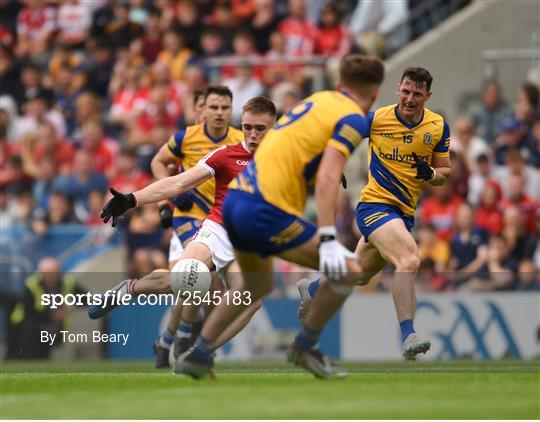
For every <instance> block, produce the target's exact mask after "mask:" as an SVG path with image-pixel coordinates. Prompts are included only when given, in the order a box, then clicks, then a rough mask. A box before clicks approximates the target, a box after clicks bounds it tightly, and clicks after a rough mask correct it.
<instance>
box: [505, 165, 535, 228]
mask: <svg viewBox="0 0 540 422" xmlns="http://www.w3.org/2000/svg"><path fill="white" fill-rule="evenodd" d="M508 179H509V180H508V185H507V186H508V190H507V193H506V194H505V193H504V189H503V198H502V199H501V201H500V202H499V208H500V209H501V211H502V212H503V213H504V211H505V210H506V208H508V207H510V206H513V205H515V206H517V207H519V209H520V210H521V213H522V214H523V220H524V224H525V228H526V229H527V231H529V233H534V232H535V221H534V216H535V213H536V209H537V208H538V202H537V201H535V200H534V199H532V198H531V197H529V196H528V195H527V194H526V193H525V191H524V180H523V176H522V175H520V174H512V175H510V176H509V177H508Z"/></svg>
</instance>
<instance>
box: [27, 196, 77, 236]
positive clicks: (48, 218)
mask: <svg viewBox="0 0 540 422" xmlns="http://www.w3.org/2000/svg"><path fill="white" fill-rule="evenodd" d="M74 223H78V221H77V219H76V218H75V216H74V215H73V212H72V208H71V204H70V201H69V198H68V197H67V195H65V194H64V193H62V192H58V191H54V192H53V193H52V194H51V195H50V196H49V200H48V202H47V208H45V209H43V208H36V210H35V212H34V215H33V220H32V230H33V231H34V233H35V234H37V235H39V236H44V235H46V234H47V232H48V230H49V226H56V225H59V224H74Z"/></svg>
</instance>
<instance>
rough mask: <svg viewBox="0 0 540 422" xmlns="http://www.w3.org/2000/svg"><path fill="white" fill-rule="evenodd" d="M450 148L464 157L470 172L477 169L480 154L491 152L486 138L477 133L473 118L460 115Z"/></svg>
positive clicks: (455, 125) (453, 131)
mask: <svg viewBox="0 0 540 422" xmlns="http://www.w3.org/2000/svg"><path fill="white" fill-rule="evenodd" d="M452 135H453V136H452V138H453V139H452V142H450V148H451V149H452V150H454V151H456V152H457V153H460V154H461V156H462V157H463V159H464V161H465V164H466V165H467V169H468V171H469V172H472V171H474V170H475V164H476V160H477V159H478V156H479V155H480V154H486V155H487V154H489V147H488V144H487V142H486V141H485V140H483V139H482V138H480V137H479V136H476V135H475V130H474V126H473V123H472V121H471V119H469V118H468V117H466V116H462V117H460V118H459V119H458V120H457V121H456V123H455V124H454V128H453V130H452Z"/></svg>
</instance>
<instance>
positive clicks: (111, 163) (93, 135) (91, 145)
mask: <svg viewBox="0 0 540 422" xmlns="http://www.w3.org/2000/svg"><path fill="white" fill-rule="evenodd" d="M83 148H84V150H85V151H87V152H88V153H89V154H90V156H91V157H92V166H93V169H94V170H96V171H98V172H100V173H103V174H104V175H105V176H107V178H110V177H111V176H112V175H113V174H114V172H115V171H116V160H117V155H118V142H117V141H115V140H114V139H112V138H108V137H107V136H105V133H104V131H103V126H102V125H101V123H100V122H99V121H98V120H93V121H90V122H88V123H86V124H85V125H84V126H83Z"/></svg>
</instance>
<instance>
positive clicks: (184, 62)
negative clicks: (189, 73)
mask: <svg viewBox="0 0 540 422" xmlns="http://www.w3.org/2000/svg"><path fill="white" fill-rule="evenodd" d="M163 45H164V47H165V48H164V49H163V51H162V52H161V53H159V56H158V58H157V61H158V62H163V63H165V64H167V65H169V66H170V68H171V77H172V78H173V79H174V80H182V79H183V78H184V72H185V70H186V67H187V66H188V65H189V64H190V63H191V62H192V61H193V58H194V57H193V52H192V51H191V50H190V49H189V48H187V47H186V46H185V45H184V38H183V36H182V35H181V34H180V33H178V32H176V31H173V30H169V31H167V32H166V33H165V36H164V38H163Z"/></svg>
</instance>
